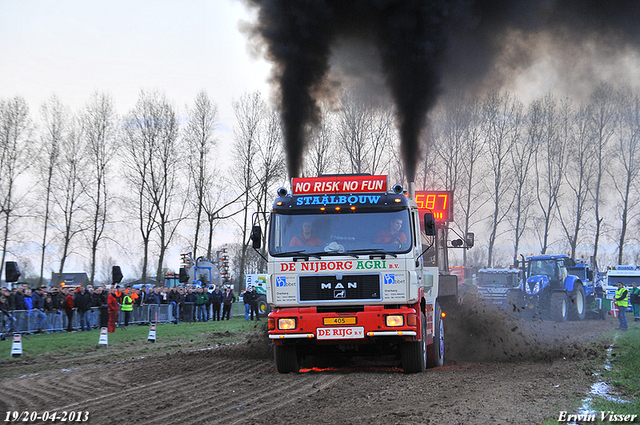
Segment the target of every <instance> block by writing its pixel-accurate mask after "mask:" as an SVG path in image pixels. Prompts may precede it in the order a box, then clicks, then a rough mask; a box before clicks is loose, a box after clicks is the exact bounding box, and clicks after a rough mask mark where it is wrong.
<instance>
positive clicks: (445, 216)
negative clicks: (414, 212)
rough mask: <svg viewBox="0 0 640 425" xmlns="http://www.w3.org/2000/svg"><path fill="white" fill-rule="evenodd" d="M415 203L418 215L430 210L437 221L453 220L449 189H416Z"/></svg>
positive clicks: (451, 197)
mask: <svg viewBox="0 0 640 425" xmlns="http://www.w3.org/2000/svg"><path fill="white" fill-rule="evenodd" d="M416 203H417V204H418V210H420V216H423V215H424V213H427V212H430V213H433V218H435V220H436V221H438V222H442V221H447V222H449V221H453V192H451V191H445V190H440V191H429V190H417V191H416Z"/></svg>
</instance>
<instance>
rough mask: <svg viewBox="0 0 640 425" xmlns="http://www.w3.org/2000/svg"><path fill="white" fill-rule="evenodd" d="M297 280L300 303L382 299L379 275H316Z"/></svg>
mask: <svg viewBox="0 0 640 425" xmlns="http://www.w3.org/2000/svg"><path fill="white" fill-rule="evenodd" d="M338 277H340V278H339V279H338ZM299 279H300V280H299V285H300V286H299V287H300V301H353V300H373V301H380V300H381V299H382V298H381V291H380V275H379V274H352V275H348V274H344V275H340V276H336V275H316V276H300V278H299Z"/></svg>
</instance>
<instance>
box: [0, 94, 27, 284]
mask: <svg viewBox="0 0 640 425" xmlns="http://www.w3.org/2000/svg"><path fill="white" fill-rule="evenodd" d="M32 131H33V127H32V123H31V119H30V117H29V108H28V107H27V104H26V102H25V101H24V99H23V98H21V97H14V98H13V99H10V100H8V101H0V214H1V215H0V217H1V220H2V223H3V226H2V227H3V229H2V262H1V263H0V276H1V275H2V271H3V269H4V263H5V259H6V256H7V249H8V245H9V240H10V238H11V232H12V230H13V221H14V219H17V218H18V211H19V208H20V206H21V204H22V203H23V202H24V197H23V196H22V195H21V194H20V192H19V190H18V179H19V177H20V176H21V175H22V174H23V173H24V172H25V171H27V169H28V168H29V167H30V165H31V164H32V154H33V152H32V150H31V147H32V139H31V137H32Z"/></svg>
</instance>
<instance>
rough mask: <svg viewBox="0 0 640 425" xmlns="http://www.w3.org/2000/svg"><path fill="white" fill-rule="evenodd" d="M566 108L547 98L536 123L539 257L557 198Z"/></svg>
mask: <svg viewBox="0 0 640 425" xmlns="http://www.w3.org/2000/svg"><path fill="white" fill-rule="evenodd" d="M568 108H570V106H569V103H568V102H567V101H564V102H563V103H562V106H560V107H559V106H558V102H557V100H556V99H555V98H554V97H553V96H552V95H551V94H549V95H547V96H545V97H544V99H543V100H542V119H541V121H540V126H541V128H540V131H539V134H540V135H541V138H540V141H539V142H540V145H539V147H538V148H537V149H536V156H535V159H536V161H535V162H536V172H537V174H536V177H537V178H536V197H537V201H538V206H539V207H540V213H541V220H540V221H541V223H542V225H541V226H536V231H537V234H538V240H539V242H540V253H542V254H545V253H546V252H547V248H548V247H549V233H550V231H551V225H552V222H553V219H554V216H555V211H556V208H557V202H558V194H559V192H560V188H561V186H562V180H563V172H564V165H565V155H566V149H565V148H566V141H565V140H564V139H563V138H562V134H561V131H562V129H561V125H562V122H561V121H562V112H563V111H566V110H567V109H568Z"/></svg>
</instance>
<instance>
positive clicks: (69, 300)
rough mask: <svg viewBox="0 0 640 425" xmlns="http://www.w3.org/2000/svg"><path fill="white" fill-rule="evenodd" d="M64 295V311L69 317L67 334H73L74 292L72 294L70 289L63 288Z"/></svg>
mask: <svg viewBox="0 0 640 425" xmlns="http://www.w3.org/2000/svg"><path fill="white" fill-rule="evenodd" d="M62 294H63V296H64V301H63V302H62V309H63V310H64V312H65V313H66V315H67V332H73V292H70V291H69V288H62Z"/></svg>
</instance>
